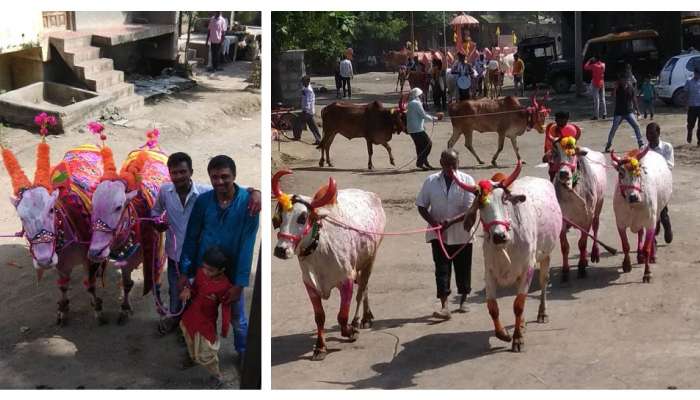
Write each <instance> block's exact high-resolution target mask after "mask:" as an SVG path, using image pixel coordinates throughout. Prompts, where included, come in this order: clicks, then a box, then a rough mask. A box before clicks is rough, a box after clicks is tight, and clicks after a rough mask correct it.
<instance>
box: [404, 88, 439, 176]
mask: <svg viewBox="0 0 700 400" xmlns="http://www.w3.org/2000/svg"><path fill="white" fill-rule="evenodd" d="M422 94H423V91H422V90H420V89H419V88H413V89H411V91H410V93H409V102H408V110H407V111H406V122H407V125H408V126H407V129H406V130H407V133H408V134H409V136H411V139H413V144H415V146H416V167H418V168H420V169H422V170H424V171H427V170H430V169H433V167H432V166H431V165H430V164H429V163H428V155H430V150H431V149H432V147H433V143H432V141H431V140H430V138H429V137H428V134H427V133H425V127H424V125H423V122H424V121H426V120H427V121H431V122H435V121H436V120H440V119H442V113H438V114H437V117H431V116H430V115H428V114H427V113H426V112H425V110H424V109H423V104H422V103H421V95H422Z"/></svg>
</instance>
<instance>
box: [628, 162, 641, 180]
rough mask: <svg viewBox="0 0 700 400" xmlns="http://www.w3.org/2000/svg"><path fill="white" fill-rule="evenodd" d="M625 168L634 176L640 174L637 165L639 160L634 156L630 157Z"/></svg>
mask: <svg viewBox="0 0 700 400" xmlns="http://www.w3.org/2000/svg"><path fill="white" fill-rule="evenodd" d="M625 165H626V168H627V170H628V171H629V172H630V173H632V174H633V175H634V176H640V175H641V174H642V171H641V168H640V167H639V160H637V159H636V158H630V159H629V162H627V163H626V164H625Z"/></svg>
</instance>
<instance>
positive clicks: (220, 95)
mask: <svg viewBox="0 0 700 400" xmlns="http://www.w3.org/2000/svg"><path fill="white" fill-rule="evenodd" d="M250 66H251V64H250V63H247V62H238V63H236V64H230V65H227V66H226V68H225V70H224V71H223V72H219V73H216V74H215V75H210V74H207V73H204V72H203V71H200V72H202V75H200V76H198V80H199V85H198V86H197V87H196V88H194V89H192V90H189V91H186V92H181V93H179V94H175V95H171V96H168V97H165V98H162V99H161V100H160V101H157V102H156V103H154V104H147V105H146V106H145V108H144V109H142V110H140V111H137V112H136V113H134V114H132V115H128V118H129V126H128V127H118V126H111V125H107V129H106V132H107V134H108V135H109V144H110V146H111V147H112V149H113V151H114V154H115V158H116V162H117V164H118V165H120V163H121V162H122V160H123V159H124V158H125V157H126V154H127V153H128V151H130V150H132V149H134V148H136V147H138V146H141V145H142V144H143V143H145V140H146V139H145V132H146V131H147V130H148V129H151V128H152V127H153V124H154V121H155V124H156V126H157V127H158V129H160V131H161V145H162V147H163V148H164V149H165V150H166V151H167V152H169V153H172V152H176V151H185V152H187V153H189V154H190V155H191V157H192V159H193V161H194V165H193V167H194V170H195V172H194V178H195V179H196V180H198V181H202V182H208V176H207V173H206V165H207V162H208V160H209V158H211V157H212V156H214V155H217V154H221V153H225V154H228V155H230V156H232V157H233V158H234V160H235V161H236V164H237V169H238V176H237V182H238V183H240V184H243V185H249V186H255V187H260V95H259V94H258V93H253V92H249V91H245V90H244V89H245V87H246V86H247V83H245V82H244V80H245V79H246V78H247V77H248V75H249V70H250ZM86 122H87V121H86ZM3 132H4V133H3V135H2V137H0V140H2V143H3V145H5V146H7V147H9V148H11V149H12V150H13V151H15V153H16V154H17V156H18V158H19V161H20V163H21V164H22V166H23V167H24V168H25V171H26V172H27V174H28V175H29V176H33V175H30V174H33V172H34V163H35V152H36V150H35V149H36V144H37V142H38V140H39V138H38V136H37V135H33V134H30V133H28V132H27V131H24V130H21V129H5V130H4V131H3ZM49 143H50V144H51V152H52V153H51V158H52V161H53V162H57V161H58V160H59V159H60V157H61V156H62V155H63V153H64V152H65V151H66V150H67V149H69V148H70V147H72V146H75V145H79V144H83V143H94V139H93V138H92V135H91V134H90V133H88V132H87V131H84V132H81V131H79V130H78V129H77V128H76V129H74V130H72V131H70V132H67V133H66V134H65V135H61V136H57V137H50V138H49ZM0 186H2V187H3V191H4V193H3V199H2V201H0V232H2V233H11V232H16V231H18V230H20V229H21V226H20V223H19V219H18V218H17V217H16V213H15V210H14V208H13V207H12V205H11V204H10V202H9V201H8V200H7V196H9V195H10V194H11V190H10V189H9V187H10V183H9V178H8V176H7V173H6V172H5V171H4V169H3V170H2V172H0ZM255 259H256V260H257V254H256V258H255ZM110 266H111V265H110ZM55 275H56V274H55V273H53V272H52V273H47V274H46V275H45V277H44V279H43V281H42V282H41V283H39V284H38V285H37V283H36V277H35V274H34V271H33V268H32V264H31V258H30V256H29V253H28V251H27V246H26V243H25V241H24V240H23V239H1V241H0V287H2V288H3V289H2V291H1V292H2V296H0V388H6V389H7V388H36V387H51V388H61V389H73V388H77V387H84V388H87V389H98V388H129V389H135V388H142V389H147V388H150V389H173V388H180V389H195V388H204V387H205V383H206V380H207V378H208V374H207V373H206V372H205V371H203V370H201V369H199V368H194V369H191V370H188V371H181V370H179V367H178V365H179V363H180V361H181V358H182V356H183V354H184V353H183V351H184V347H183V345H182V344H180V343H178V341H177V339H176V336H175V335H170V336H168V337H165V338H159V337H158V336H157V335H156V330H155V328H156V324H157V321H158V315H157V314H156V312H155V307H154V305H153V299H152V297H151V296H150V295H149V296H148V297H141V296H140V293H141V291H142V282H143V276H142V274H141V272H140V270H139V271H136V272H135V273H134V274H133V275H132V276H133V277H134V278H135V280H136V286H135V287H134V289H133V290H132V295H131V299H132V306H133V308H134V311H135V313H134V315H133V317H132V318H131V319H130V320H129V322H128V323H127V324H126V325H125V326H118V325H117V324H116V316H117V314H118V312H119V304H120V303H119V298H120V293H121V291H120V288H119V286H118V282H119V275H118V271H117V270H115V269H114V268H108V273H107V274H106V279H105V284H106V287H105V288H104V289H103V288H98V295H99V296H100V297H102V298H103V300H104V309H105V313H106V314H107V316H108V318H109V319H110V323H109V324H108V325H105V326H98V325H97V323H96V322H95V320H94V318H93V315H92V308H91V307H90V302H89V296H88V295H87V293H86V292H85V290H84V289H83V287H82V284H81V282H82V279H83V273H82V271H81V269H76V270H74V273H73V276H72V281H71V291H70V292H69V293H70V295H69V298H70V306H71V311H70V315H69V321H68V325H67V326H65V327H57V326H55V312H56V301H57V300H58V296H59V291H58V289H57V287H56V284H55V280H56V277H55ZM252 282H254V281H253V279H252V278H251V283H252ZM246 296H247V297H248V298H247V300H248V309H249V307H250V303H249V302H250V297H251V292H250V291H248V290H246ZM165 298H167V295H166V297H165ZM220 357H221V360H222V361H221V368H222V370H223V371H224V373H225V378H226V381H227V383H228V384H229V385H230V386H231V387H238V373H237V371H236V369H235V368H234V363H235V359H236V356H235V351H234V350H233V337H232V335H229V337H228V338H227V339H224V342H223V343H222V346H221V353H220Z"/></svg>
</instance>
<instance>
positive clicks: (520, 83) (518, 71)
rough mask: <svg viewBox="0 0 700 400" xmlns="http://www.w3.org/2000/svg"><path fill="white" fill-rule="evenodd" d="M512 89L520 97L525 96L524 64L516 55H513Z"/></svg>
mask: <svg viewBox="0 0 700 400" xmlns="http://www.w3.org/2000/svg"><path fill="white" fill-rule="evenodd" d="M513 59H514V60H515V61H513V87H514V88H515V94H516V95H517V94H518V92H520V95H521V96H525V81H524V80H523V78H524V77H525V62H523V60H522V59H521V58H520V55H519V54H518V53H515V54H513ZM518 89H519V90H518Z"/></svg>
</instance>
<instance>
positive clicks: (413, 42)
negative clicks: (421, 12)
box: [411, 11, 418, 51]
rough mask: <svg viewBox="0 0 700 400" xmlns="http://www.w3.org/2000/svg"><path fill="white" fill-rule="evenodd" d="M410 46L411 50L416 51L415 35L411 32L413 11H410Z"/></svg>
mask: <svg viewBox="0 0 700 400" xmlns="http://www.w3.org/2000/svg"><path fill="white" fill-rule="evenodd" d="M411 47H412V49H411V50H412V51H416V50H418V49H416V36H415V33H414V32H413V11H411Z"/></svg>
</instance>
